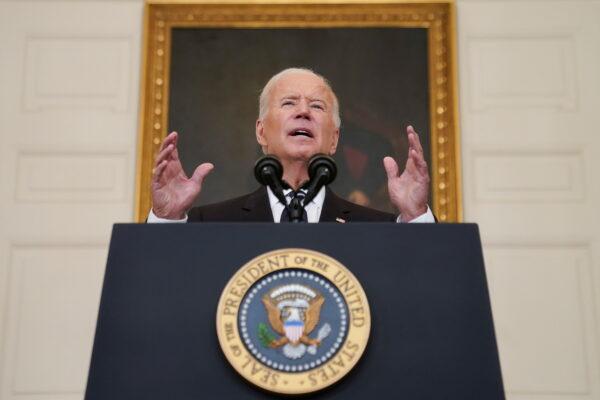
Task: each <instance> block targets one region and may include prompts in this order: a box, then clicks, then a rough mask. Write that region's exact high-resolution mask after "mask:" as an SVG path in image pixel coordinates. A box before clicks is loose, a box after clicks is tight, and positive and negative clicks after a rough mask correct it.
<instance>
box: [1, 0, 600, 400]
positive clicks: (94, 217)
mask: <svg viewBox="0 0 600 400" xmlns="http://www.w3.org/2000/svg"><path fill="white" fill-rule="evenodd" d="M457 9H458V13H457V14H458V46H459V82H460V107H461V109H460V111H461V114H460V115H461V133H462V148H463V151H462V157H463V177H464V209H465V217H466V220H467V221H474V222H478V223H479V224H480V228H481V233H482V239H483V242H484V247H485V256H486V262H487V270H488V275H489V276H488V278H489V282H490V289H491V292H492V303H493V308H494V313H495V320H496V329H497V334H498V340H499V346H500V352H501V361H502V364H503V370H504V378H505V384H506V389H507V392H508V397H509V398H510V399H561V400H562V399H598V400H600V369H599V361H600V355H599V351H598V350H599V349H598V347H599V344H600V333H599V326H600V325H599V324H598V318H599V317H600V315H599V310H600V301H599V300H600V299H599V296H600V265H599V263H600V261H599V256H598V253H599V251H600V228H598V226H599V225H600V218H599V213H598V211H597V209H596V208H595V207H594V205H596V204H600V184H599V183H598V182H599V181H600V179H599V178H600V165H599V161H598V160H600V139H599V137H600V135H598V133H600V132H598V131H599V129H600V128H599V126H600V113H599V112H598V111H597V110H598V109H600V95H599V93H600V79H599V78H598V71H600V46H599V45H598V43H600V1H573V0H562V1H520V0H505V1H492V0H470V1H469V0H462V1H460V0H459V1H458V3H457ZM141 22H142V1H141V0H131V1H125V0H121V1H118V0H112V1H110V0H103V1H75V0H72V1H54V0H45V1H35V2H34V1H28V0H20V1H0V399H1V400H8V399H79V398H82V396H83V391H84V388H85V380H86V376H87V367H88V363H89V356H90V351H91V345H92V338H93V333H94V325H95V318H96V313H97V307H98V301H99V294H100V288H101V280H102V275H103V272H104V264H105V259H106V250H107V244H108V238H109V235H110V229H111V225H112V223H113V222H115V221H131V220H132V219H133V187H134V176H135V170H134V168H135V156H136V154H135V149H136V139H137V138H136V136H137V111H138V110H137V107H138V97H139V71H140V55H141V49H140V46H141Z"/></svg>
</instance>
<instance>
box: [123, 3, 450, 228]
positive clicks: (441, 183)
mask: <svg viewBox="0 0 600 400" xmlns="http://www.w3.org/2000/svg"><path fill="white" fill-rule="evenodd" d="M454 7H455V6H454V0H446V1H425V0H423V1H419V0H413V1H393V2H385V3H366V2H350V3H337V2H333V1H323V0H322V1H304V2H289V1H286V2H277V3H264V2H244V3H231V2H227V3H225V2H219V3H217V2H210V3H209V2H197V1H182V0H180V1H174V0H164V1H160V0H152V1H151V0H148V1H147V2H146V5H145V17H144V18H145V21H144V43H143V52H144V54H143V64H142V69H143V70H142V85H141V106H140V123H139V129H140V135H139V144H138V146H139V147H138V159H137V177H136V200H135V201H136V204H135V206H136V207H135V217H136V219H137V221H144V220H145V218H146V217H147V215H148V211H149V210H150V207H151V196H150V180H151V176H152V168H153V159H154V156H155V155H156V152H157V150H158V148H159V147H160V143H161V141H162V140H163V138H164V137H165V136H166V134H167V133H168V132H167V129H168V125H169V93H170V92H169V87H170V86H169V85H170V70H171V50H172V38H173V30H174V29H179V28H224V29H240V28H245V29H265V28H267V29H286V28H301V29H305V28H306V29H310V28H399V29H401V28H423V29H425V30H426V31H427V68H428V72H427V75H428V91H429V93H428V94H429V110H428V113H429V134H430V137H429V146H430V149H429V152H430V154H429V159H430V165H429V167H430V173H431V179H432V186H431V187H432V193H431V203H432V207H433V211H434V213H435V214H436V216H437V217H438V219H439V220H440V221H441V222H459V221H461V219H462V206H461V180H460V146H459V135H458V101H457V84H456V49H455V45H456V39H455V26H454V23H455V15H454ZM275 72H276V71H275ZM373 73H377V71H373ZM232 101H233V100H232ZM343 106H344V104H342V108H343ZM342 134H343V127H342Z"/></svg>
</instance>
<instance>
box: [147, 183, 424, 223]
mask: <svg viewBox="0 0 600 400" xmlns="http://www.w3.org/2000/svg"><path fill="white" fill-rule="evenodd" d="M289 192H291V189H286V190H284V192H283V194H284V195H286V198H288V201H290V200H289V197H288V196H287V194H288V193H289ZM267 193H268V195H269V205H270V206H271V212H272V213H273V220H274V221H275V222H277V223H279V222H281V221H280V219H281V213H282V212H283V209H284V208H285V206H284V205H283V203H282V202H280V201H279V199H278V198H277V196H275V194H274V193H273V191H271V188H270V187H268V186H267ZM324 201H325V187H324V186H323V187H322V188H321V190H319V193H317V195H316V196H315V197H314V198H313V199H312V200H311V201H310V202H309V203H308V204H306V205H304V210H305V211H306V217H307V218H308V222H309V223H315V222H319V219H320V218H321V211H322V210H323V202H324ZM147 222H148V223H157V222H159V223H160V222H171V223H184V222H187V215H186V216H185V217H184V218H182V219H165V218H160V217H157V216H156V215H155V214H154V212H153V211H152V210H150V213H149V214H148V220H147ZM396 222H402V221H401V219H400V215H399V216H398V218H396ZM408 222H410V223H423V222H429V223H431V222H435V218H433V213H432V212H431V209H430V208H429V206H427V211H426V212H425V213H424V214H421V215H419V216H418V217H417V218H415V219H413V220H411V221H408Z"/></svg>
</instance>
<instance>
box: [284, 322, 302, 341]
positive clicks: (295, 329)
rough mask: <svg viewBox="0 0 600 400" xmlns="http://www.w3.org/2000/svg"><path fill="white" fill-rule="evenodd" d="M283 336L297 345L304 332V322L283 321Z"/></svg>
mask: <svg viewBox="0 0 600 400" xmlns="http://www.w3.org/2000/svg"><path fill="white" fill-rule="evenodd" d="M283 330H284V331H285V336H286V337H287V338H288V339H290V342H292V343H297V342H298V340H300V338H301V337H302V332H304V322H302V321H285V322H284V323H283Z"/></svg>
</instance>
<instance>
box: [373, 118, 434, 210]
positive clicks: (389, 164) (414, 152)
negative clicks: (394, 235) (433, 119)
mask: <svg viewBox="0 0 600 400" xmlns="http://www.w3.org/2000/svg"><path fill="white" fill-rule="evenodd" d="M406 133H407V134H408V159H407V160H406V167H405V168H404V172H402V174H400V173H399V168H398V163H396V160H394V159H393V158H392V157H385V158H384V159H383V166H384V167H385V172H386V173H387V178H388V192H389V195H390V201H391V202H392V204H393V205H394V206H395V207H396V208H397V209H398V211H400V216H401V219H402V221H403V222H408V221H410V220H412V219H415V218H416V217H418V216H419V215H421V214H424V213H425V212H427V197H428V195H429V181H430V179H429V170H428V169H427V162H425V157H424V155H423V147H422V146H421V142H420V141H419V135H417V132H415V130H414V129H413V127H412V126H410V125H409V126H408V127H407V128H406Z"/></svg>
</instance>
